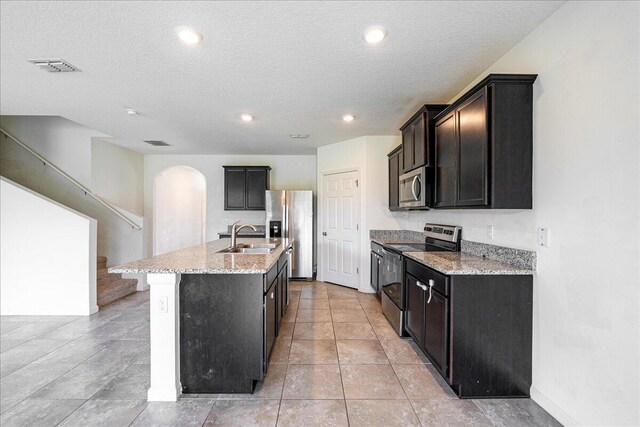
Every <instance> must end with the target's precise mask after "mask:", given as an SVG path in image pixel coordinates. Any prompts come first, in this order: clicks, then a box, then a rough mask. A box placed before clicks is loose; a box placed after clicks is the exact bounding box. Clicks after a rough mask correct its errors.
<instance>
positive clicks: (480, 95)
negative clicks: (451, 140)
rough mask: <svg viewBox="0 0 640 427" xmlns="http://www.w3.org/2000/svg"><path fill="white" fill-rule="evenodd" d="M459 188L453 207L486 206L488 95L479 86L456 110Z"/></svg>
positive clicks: (487, 201) (487, 196)
mask: <svg viewBox="0 0 640 427" xmlns="http://www.w3.org/2000/svg"><path fill="white" fill-rule="evenodd" d="M456 125H457V128H458V129H457V131H458V132H457V133H458V191H457V200H456V206H486V205H488V204H489V194H488V190H489V189H488V178H489V165H488V157H489V156H488V149H489V141H488V132H487V94H486V88H482V89H480V90H479V91H478V92H476V93H475V94H474V95H473V96H472V97H471V98H470V99H469V100H468V101H467V102H465V103H464V104H462V105H461V106H460V107H458V108H457V109H456Z"/></svg>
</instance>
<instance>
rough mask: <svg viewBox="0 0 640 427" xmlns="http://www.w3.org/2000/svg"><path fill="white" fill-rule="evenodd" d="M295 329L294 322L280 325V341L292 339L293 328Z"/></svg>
mask: <svg viewBox="0 0 640 427" xmlns="http://www.w3.org/2000/svg"><path fill="white" fill-rule="evenodd" d="M294 327H295V323H292V322H284V323H282V325H280V330H279V331H278V339H289V340H290V339H291V338H292V337H293V328H294Z"/></svg>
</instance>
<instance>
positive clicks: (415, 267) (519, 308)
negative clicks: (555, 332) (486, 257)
mask: <svg viewBox="0 0 640 427" xmlns="http://www.w3.org/2000/svg"><path fill="white" fill-rule="evenodd" d="M404 262H405V276H404V282H405V286H406V298H407V300H406V306H405V307H406V311H405V327H406V330H407V332H409V335H411V337H412V338H413V340H414V341H415V343H416V345H417V346H418V347H419V348H420V350H422V352H423V353H424V354H425V355H426V356H427V358H429V360H430V361H431V362H432V363H433V366H434V368H436V369H437V370H438V371H439V372H440V374H441V375H442V377H443V378H444V379H445V380H446V381H447V383H448V384H449V385H450V386H451V388H452V389H453V390H454V391H455V392H456V394H457V395H458V396H459V397H461V398H483V397H484V398H488V397H528V396H529V390H530V388H531V356H532V354H531V351H532V343H531V340H532V317H533V311H532V307H533V277H532V276H530V275H522V276H520V275H478V276H473V275H452V276H445V275H442V274H441V273H438V272H436V271H435V270H433V269H431V268H429V267H426V266H424V265H422V264H419V263H417V262H415V261H412V260H410V259H407V258H405V261H404Z"/></svg>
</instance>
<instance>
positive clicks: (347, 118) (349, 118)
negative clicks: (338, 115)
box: [342, 114, 356, 123]
mask: <svg viewBox="0 0 640 427" xmlns="http://www.w3.org/2000/svg"><path fill="white" fill-rule="evenodd" d="M355 118H356V117H355V116H354V115H353V114H345V115H344V116H342V120H344V121H345V122H347V123H349V122H352V121H353V119H355Z"/></svg>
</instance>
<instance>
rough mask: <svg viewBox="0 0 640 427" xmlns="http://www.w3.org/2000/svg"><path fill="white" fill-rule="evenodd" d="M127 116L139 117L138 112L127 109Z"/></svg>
mask: <svg viewBox="0 0 640 427" xmlns="http://www.w3.org/2000/svg"><path fill="white" fill-rule="evenodd" d="M127 114H128V115H130V116H139V115H140V112H139V111H136V110H134V109H132V108H127Z"/></svg>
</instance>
